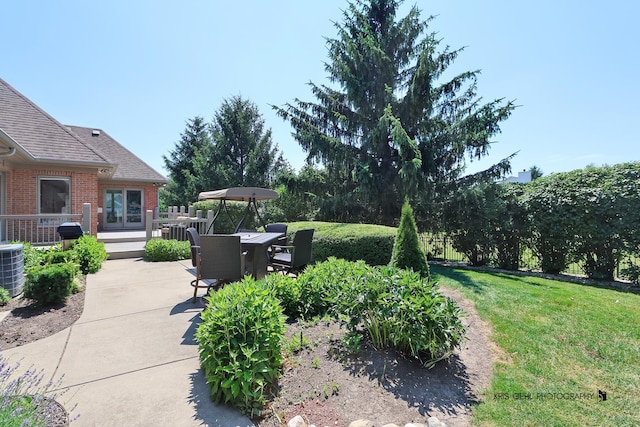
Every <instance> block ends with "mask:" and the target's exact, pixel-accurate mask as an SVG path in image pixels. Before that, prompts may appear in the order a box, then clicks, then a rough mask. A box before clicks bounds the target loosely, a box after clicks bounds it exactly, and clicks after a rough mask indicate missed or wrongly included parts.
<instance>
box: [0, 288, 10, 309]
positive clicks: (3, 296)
mask: <svg viewBox="0 0 640 427" xmlns="http://www.w3.org/2000/svg"><path fill="white" fill-rule="evenodd" d="M9 301H11V295H10V294H9V291H8V290H6V289H5V288H2V287H0V305H6V304H7V303H8V302H9Z"/></svg>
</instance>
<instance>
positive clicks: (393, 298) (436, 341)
mask: <svg viewBox="0 0 640 427" xmlns="http://www.w3.org/2000/svg"><path fill="white" fill-rule="evenodd" d="M334 301H335V304H334V306H333V311H334V312H336V313H339V314H340V315H342V316H343V319H345V320H344V323H345V324H346V327H347V330H348V331H349V332H350V333H351V334H355V333H357V330H358V327H359V326H360V325H362V326H363V327H364V329H365V330H366V331H367V333H368V335H369V337H370V339H371V342H372V344H373V345H374V346H376V347H377V348H385V347H393V348H395V349H397V350H399V351H400V352H402V353H404V354H406V355H408V356H411V357H415V358H417V359H419V360H421V361H422V362H423V363H424V364H425V365H426V366H432V365H433V364H434V363H436V362H437V361H438V360H441V359H443V358H445V357H447V356H448V355H449V354H451V352H452V351H453V350H454V349H455V348H456V347H457V346H458V345H460V343H461V342H462V340H463V339H464V337H465V327H464V325H463V324H462V322H461V317H462V315H463V313H462V311H461V310H460V308H459V307H458V306H457V304H456V303H455V302H454V301H453V300H451V299H450V298H448V297H445V296H443V295H442V294H440V293H439V292H437V285H436V284H435V283H433V282H429V281H428V280H427V279H425V278H421V277H420V275H419V274H418V273H416V272H413V271H411V270H405V269H399V268H394V267H375V268H374V267H371V268H369V269H368V270H363V271H362V275H361V276H359V277H352V278H349V279H348V280H346V281H345V282H344V283H343V286H342V288H341V293H340V294H339V295H338V296H337V297H336V298H335V300H334ZM351 339H353V338H351Z"/></svg>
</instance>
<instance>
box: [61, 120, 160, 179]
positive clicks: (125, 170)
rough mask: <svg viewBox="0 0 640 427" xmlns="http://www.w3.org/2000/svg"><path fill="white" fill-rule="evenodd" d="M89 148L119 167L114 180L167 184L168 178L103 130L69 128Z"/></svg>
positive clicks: (78, 127)
mask: <svg viewBox="0 0 640 427" xmlns="http://www.w3.org/2000/svg"><path fill="white" fill-rule="evenodd" d="M67 127H68V128H69V129H70V130H71V132H73V133H74V134H75V135H77V136H78V137H79V138H80V139H81V140H82V141H83V142H84V143H85V144H86V145H87V146H88V147H90V148H91V149H93V150H94V151H96V152H98V153H100V154H101V155H102V156H103V157H105V158H106V159H108V160H109V161H110V162H111V163H113V164H115V165H117V169H116V172H115V173H114V175H113V179H116V180H126V181H153V182H162V183H164V182H166V181H167V180H166V178H165V177H164V176H162V175H160V174H159V173H158V172H156V171H155V169H153V168H152V167H151V166H149V165H147V164H146V163H145V162H143V161H142V160H140V158H139V157H137V156H136V155H135V154H133V153H132V152H130V151H129V150H127V149H126V148H125V147H123V146H122V145H121V144H120V143H118V142H117V141H116V140H115V139H113V138H111V137H110V136H109V135H108V134H107V133H106V132H104V131H103V130H102V129H97V128H85V127H80V126H67Z"/></svg>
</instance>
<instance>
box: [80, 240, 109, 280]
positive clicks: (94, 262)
mask: <svg viewBox="0 0 640 427" xmlns="http://www.w3.org/2000/svg"><path fill="white" fill-rule="evenodd" d="M71 250H72V251H73V252H75V254H76V257H75V258H76V261H77V262H78V264H80V271H81V272H82V274H94V273H97V272H98V270H100V268H102V263H103V262H104V261H105V260H106V259H107V250H106V249H105V247H104V243H102V242H98V239H96V238H95V237H94V236H90V235H87V234H85V235H83V236H80V238H79V239H78V240H76V241H75V242H73V244H72V245H71Z"/></svg>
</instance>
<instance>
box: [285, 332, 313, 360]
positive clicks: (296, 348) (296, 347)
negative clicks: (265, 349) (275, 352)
mask: <svg viewBox="0 0 640 427" xmlns="http://www.w3.org/2000/svg"><path fill="white" fill-rule="evenodd" d="M308 347H309V340H308V339H307V337H305V336H304V334H303V333H302V331H300V334H295V335H293V336H292V337H291V339H290V340H288V341H287V342H286V344H285V346H284V351H285V353H286V354H288V355H291V354H295V353H298V352H300V351H301V350H302V349H304V348H308Z"/></svg>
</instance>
